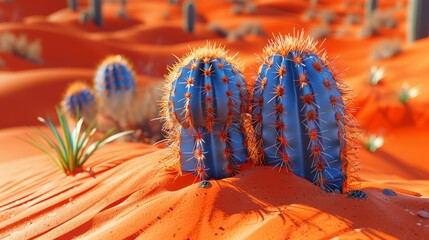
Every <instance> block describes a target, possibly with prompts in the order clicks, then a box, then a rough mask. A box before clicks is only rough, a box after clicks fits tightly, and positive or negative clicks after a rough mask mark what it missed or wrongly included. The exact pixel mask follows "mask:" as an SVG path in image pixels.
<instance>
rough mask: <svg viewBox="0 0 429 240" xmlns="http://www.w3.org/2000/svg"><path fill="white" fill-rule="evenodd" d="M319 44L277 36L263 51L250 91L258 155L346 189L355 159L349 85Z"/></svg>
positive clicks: (321, 183)
mask: <svg viewBox="0 0 429 240" xmlns="http://www.w3.org/2000/svg"><path fill="white" fill-rule="evenodd" d="M317 45H318V44H317V42H315V41H314V40H313V39H311V38H309V37H304V33H303V32H301V33H298V35H297V36H278V37H276V38H275V39H274V40H273V41H270V42H269V44H268V46H267V47H266V48H265V49H264V51H263V57H262V65H261V67H260V69H259V76H258V79H257V81H256V84H255V89H254V95H253V98H254V106H253V118H254V126H255V135H256V139H257V140H258V147H257V148H258V153H259V158H260V159H265V164H268V165H274V166H279V167H280V168H286V169H287V170H291V171H293V172H294V173H296V174H298V175H300V176H302V177H305V178H307V179H309V180H310V181H312V182H313V183H315V184H316V185H319V186H321V187H322V188H323V189H324V190H327V191H334V190H341V189H342V190H343V191H347V189H348V185H349V182H350V181H349V180H351V178H350V174H351V173H354V172H355V169H356V168H355V165H352V164H350V162H351V161H352V160H354V158H355V157H356V155H355V154H356V151H355V146H354V142H355V139H356V135H357V134H356V128H355V121H354V119H353V117H352V115H351V114H350V107H349V103H350V99H349V98H348V97H347V93H348V90H347V86H346V85H345V84H344V83H343V82H342V81H340V80H339V77H338V74H336V72H335V70H334V68H333V66H332V64H331V63H332V62H331V61H328V60H327V56H326V52H325V51H324V50H323V49H321V48H320V46H317Z"/></svg>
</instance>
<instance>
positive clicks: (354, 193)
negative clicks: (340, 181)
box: [348, 190, 368, 199]
mask: <svg viewBox="0 0 429 240" xmlns="http://www.w3.org/2000/svg"><path fill="white" fill-rule="evenodd" d="M348 197H349V198H355V199H368V196H367V195H366V193H365V192H364V191H361V190H353V191H351V192H350V193H349V194H348Z"/></svg>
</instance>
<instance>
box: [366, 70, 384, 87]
mask: <svg viewBox="0 0 429 240" xmlns="http://www.w3.org/2000/svg"><path fill="white" fill-rule="evenodd" d="M383 78H384V68H382V67H377V66H371V69H370V70H369V82H370V84H371V85H372V86H375V85H377V84H378V83H379V82H380V81H381V80H382V79H383Z"/></svg>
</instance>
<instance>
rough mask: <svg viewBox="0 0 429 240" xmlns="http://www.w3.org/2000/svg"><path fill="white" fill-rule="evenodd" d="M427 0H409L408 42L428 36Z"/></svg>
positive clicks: (428, 10) (428, 3) (428, 4)
mask: <svg viewBox="0 0 429 240" xmlns="http://www.w3.org/2000/svg"><path fill="white" fill-rule="evenodd" d="M428 12H429V1H427V0H410V2H409V7H408V42H409V43H412V42H414V41H416V40H418V39H421V38H425V37H428V36H429V15H428Z"/></svg>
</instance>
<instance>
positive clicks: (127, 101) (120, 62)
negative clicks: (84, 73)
mask: <svg viewBox="0 0 429 240" xmlns="http://www.w3.org/2000/svg"><path fill="white" fill-rule="evenodd" d="M94 89H95V91H96V93H97V96H98V98H99V103H100V106H99V107H100V112H102V113H103V114H105V115H106V116H107V117H110V118H111V119H112V120H114V121H116V122H118V123H119V125H120V126H124V125H126V124H127V123H126V122H125V121H127V114H128V111H129V106H130V105H131V104H132V102H133V101H134V98H135V94H136V77H135V73H134V70H133V68H132V66H131V64H130V62H129V61H128V60H127V59H126V58H124V57H123V56H120V55H116V56H110V57H107V58H106V59H105V60H104V61H103V62H102V63H101V64H100V65H99V66H98V68H97V70H96V75H95V78H94Z"/></svg>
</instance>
